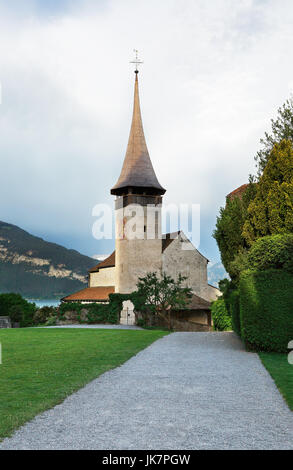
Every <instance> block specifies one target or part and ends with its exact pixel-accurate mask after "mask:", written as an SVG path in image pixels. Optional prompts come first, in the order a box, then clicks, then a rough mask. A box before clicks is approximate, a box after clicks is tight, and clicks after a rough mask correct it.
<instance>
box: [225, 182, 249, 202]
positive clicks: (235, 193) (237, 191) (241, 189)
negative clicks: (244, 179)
mask: <svg viewBox="0 0 293 470" xmlns="http://www.w3.org/2000/svg"><path fill="white" fill-rule="evenodd" d="M247 186H248V184H243V185H242V186H239V188H237V189H234V191H232V192H231V193H229V194H228V195H227V198H229V199H234V198H235V197H239V198H240V199H241V198H242V195H243V193H244V191H245V190H246V188H247Z"/></svg>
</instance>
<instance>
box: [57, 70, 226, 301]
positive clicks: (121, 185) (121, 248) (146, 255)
mask: <svg viewBox="0 0 293 470" xmlns="http://www.w3.org/2000/svg"><path fill="white" fill-rule="evenodd" d="M165 192H166V190H165V189H164V188H163V187H162V186H161V184H160V183H159V181H158V179H157V176H156V174H155V171H154V168H153V165H152V162H151V159H150V156H149V152H148V149H147V145H146V141H145V136H144V131H143V125H142V118H141V111H140V101H139V90H138V70H135V85H134V106H133V116H132V124H131V130H130V135H129V140H128V146H127V151H126V155H125V158H124V162H123V166H122V170H121V174H120V176H119V178H118V181H117V182H116V184H115V185H114V186H113V188H112V189H111V194H112V195H114V196H116V198H115V233H116V236H115V238H116V239H115V251H113V253H112V254H111V255H110V256H109V257H108V258H107V259H105V260H104V261H102V262H100V263H99V264H97V265H96V266H95V267H93V268H92V269H90V270H89V281H88V287H87V288H85V289H83V290H81V291H79V292H76V293H74V294H72V295H69V296H67V297H65V298H63V299H62V301H63V302H84V303H89V302H107V300H108V296H109V294H110V293H114V292H116V293H121V294H127V293H131V292H133V291H135V290H136V284H137V282H138V278H139V277H144V276H145V275H146V274H147V273H148V272H156V273H158V274H160V273H162V272H165V273H166V274H168V275H169V276H171V277H172V278H173V279H177V278H178V275H179V273H181V274H182V275H183V276H186V277H187V280H186V284H187V285H188V286H189V287H190V288H191V289H192V292H193V294H194V298H193V302H194V301H195V300H196V305H197V306H199V305H201V306H202V308H205V309H206V308H209V302H210V301H212V300H215V299H216V298H217V296H218V295H219V294H220V292H219V291H218V289H217V288H215V287H213V286H211V285H209V284H208V280H207V264H208V259H207V258H206V257H205V256H204V255H202V254H201V253H200V252H199V251H198V250H197V249H196V248H195V247H194V246H193V245H192V243H191V242H190V241H189V240H188V238H187V237H186V236H185V234H184V233H183V232H182V231H178V232H176V233H168V234H165V235H162V229H161V210H162V201H163V196H164V194H165ZM134 214H135V217H136V226H140V230H141V232H140V233H139V236H138V234H137V233H136V236H131V233H130V231H129V229H128V228H127V222H128V221H129V220H130V219H131V217H133V215H134Z"/></svg>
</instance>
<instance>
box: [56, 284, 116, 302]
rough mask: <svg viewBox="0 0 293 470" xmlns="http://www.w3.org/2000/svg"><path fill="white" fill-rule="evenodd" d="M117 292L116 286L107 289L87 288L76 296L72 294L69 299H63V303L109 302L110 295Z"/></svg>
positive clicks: (76, 293)
mask: <svg viewBox="0 0 293 470" xmlns="http://www.w3.org/2000/svg"><path fill="white" fill-rule="evenodd" d="M114 292H115V287H114V286H106V287H86V288H85V289H82V290H80V291H78V292H75V293H74V294H70V295H68V296H67V297H63V299H61V301H62V302H69V301H81V300H83V301H95V300H96V301H100V302H102V301H105V302H106V301H108V300H109V294H113V293H114Z"/></svg>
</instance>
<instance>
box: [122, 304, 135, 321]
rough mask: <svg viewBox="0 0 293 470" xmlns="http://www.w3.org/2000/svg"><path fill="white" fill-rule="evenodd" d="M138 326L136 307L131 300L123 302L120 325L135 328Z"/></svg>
mask: <svg viewBox="0 0 293 470" xmlns="http://www.w3.org/2000/svg"><path fill="white" fill-rule="evenodd" d="M135 324H136V321H135V313H134V305H133V303H132V302H131V300H124V302H122V310H121V313H120V325H129V326H133V325H135Z"/></svg>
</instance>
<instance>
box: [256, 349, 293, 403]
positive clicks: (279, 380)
mask: <svg viewBox="0 0 293 470" xmlns="http://www.w3.org/2000/svg"><path fill="white" fill-rule="evenodd" d="M259 357H260V359H261V361H262V363H263V365H264V366H265V368H266V369H267V370H268V372H269V373H270V374H271V376H272V378H273V380H274V381H275V383H276V385H277V387H278V389H279V390H280V392H281V394H282V395H283V397H284V398H285V400H286V401H287V403H288V406H289V408H290V410H291V411H293V365H292V364H289V362H288V355H287V354H280V353H265V352H261V353H259Z"/></svg>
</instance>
